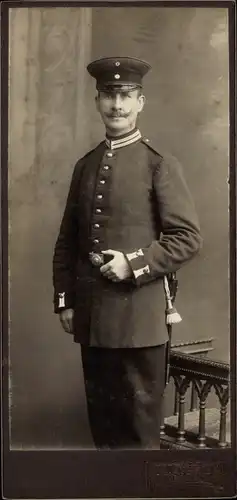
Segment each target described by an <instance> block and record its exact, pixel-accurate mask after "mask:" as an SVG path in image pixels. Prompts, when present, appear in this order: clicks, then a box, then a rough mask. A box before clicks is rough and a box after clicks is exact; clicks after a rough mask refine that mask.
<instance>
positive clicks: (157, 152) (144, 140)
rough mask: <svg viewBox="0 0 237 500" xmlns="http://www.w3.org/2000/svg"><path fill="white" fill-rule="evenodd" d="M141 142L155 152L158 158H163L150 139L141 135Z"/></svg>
mask: <svg viewBox="0 0 237 500" xmlns="http://www.w3.org/2000/svg"><path fill="white" fill-rule="evenodd" d="M141 142H143V144H145V145H146V146H147V147H148V148H149V149H150V150H151V151H153V153H156V154H157V155H158V156H160V158H163V156H162V155H161V154H160V153H159V151H158V150H157V149H156V147H155V146H154V145H153V144H152V143H151V141H150V139H148V138H147V137H142V140H141Z"/></svg>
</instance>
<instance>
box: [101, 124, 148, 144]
mask: <svg viewBox="0 0 237 500" xmlns="http://www.w3.org/2000/svg"><path fill="white" fill-rule="evenodd" d="M139 139H141V132H140V130H138V128H135V129H133V130H132V131H131V132H128V133H127V134H124V135H121V136H120V137H118V138H117V139H115V138H113V137H108V136H106V138H105V143H106V146H107V147H108V148H110V149H118V148H123V147H124V146H129V145H130V144H133V143H134V142H137V141H139Z"/></svg>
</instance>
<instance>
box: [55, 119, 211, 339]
mask: <svg viewBox="0 0 237 500" xmlns="http://www.w3.org/2000/svg"><path fill="white" fill-rule="evenodd" d="M200 245H201V236H200V230H199V223H198V219H197V215H196V212H195V208H194V205H193V201H192V198H191V196H190V192H189V190H188V187H187V185H186V182H185V180H184V176H183V172H182V168H181V166H180V164H179V163H178V162H177V160H176V159H174V158H172V157H171V158H169V159H167V158H166V157H163V156H162V155H161V154H160V153H159V152H158V151H156V149H154V148H153V147H152V146H150V143H149V142H146V140H144V139H143V138H141V136H140V132H139V131H138V130H137V129H136V130H135V132H133V133H132V134H129V135H128V137H124V138H120V139H119V140H118V141H116V140H115V141H109V140H106V141H103V142H102V143H100V144H99V145H98V146H97V147H96V148H95V149H94V150H92V151H90V152H89V153H88V154H87V155H86V156H85V157H84V158H82V159H80V160H79V161H78V162H77V164H76V166H75V169H74V173H73V176H72V181H71V186H70V191H69V195H68V199H67V203H66V209H65V212H64V216H63V220H62V223H61V227H60V231H59V236H58V239H57V242H56V246H55V252H54V261H53V281H54V289H55V295H54V308H55V312H59V311H60V310H61V309H62V308H64V307H66V308H74V310H75V312H74V340H75V342H80V343H81V344H82V345H85V346H86V345H87V346H97V347H106V348H107V347H109V348H120V347H122V348H126V347H145V346H155V345H161V344H164V343H165V342H166V341H167V331H166V326H165V298H164V290H163V281H162V280H163V277H164V275H165V274H167V273H170V272H175V271H177V270H178V269H180V267H181V266H183V265H184V264H185V263H187V262H188V261H189V260H190V259H191V258H192V257H193V256H194V255H195V254H196V253H197V252H198V250H199V248H200ZM107 249H113V250H119V251H121V252H123V253H124V255H125V256H126V258H127V259H128V262H129V263H130V266H131V269H132V277H131V278H130V279H127V280H126V281H122V282H117V283H114V282H112V281H110V280H109V279H108V278H105V277H103V276H102V275H101V273H100V271H99V269H98V268H96V267H93V266H92V264H91V262H90V260H89V253H90V252H92V251H93V252H100V251H101V250H107Z"/></svg>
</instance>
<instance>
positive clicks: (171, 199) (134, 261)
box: [125, 157, 202, 286]
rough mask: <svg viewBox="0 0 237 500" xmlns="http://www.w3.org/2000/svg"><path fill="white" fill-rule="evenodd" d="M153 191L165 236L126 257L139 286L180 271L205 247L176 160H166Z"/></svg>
mask: <svg viewBox="0 0 237 500" xmlns="http://www.w3.org/2000/svg"><path fill="white" fill-rule="evenodd" d="M153 189H154V193H155V203H154V211H155V213H154V216H155V219H156V218H157V219H158V220H160V221H161V226H162V234H161V237H160V239H159V240H154V241H152V242H151V244H150V246H148V247H146V248H138V249H134V251H132V252H129V253H126V254H125V256H126V258H127V259H128V261H129V263H130V266H131V268H132V272H133V281H134V282H135V284H136V285H137V286H141V285H143V284H146V283H149V282H150V281H152V280H154V279H156V278H162V277H163V276H164V275H165V274H168V273H170V272H175V271H177V270H178V269H180V268H181V267H182V266H183V265H184V264H186V263H187V262H188V261H189V260H190V259H191V258H192V257H194V255H195V254H196V253H197V252H198V251H199V249H200V247H201V245H202V238H201V235H200V227H199V222H198V217H197V214H196V211H195V207H194V203H193V200H192V197H191V194H190V192H189V189H188V187H187V184H186V182H185V179H184V175H183V172H182V168H181V165H180V164H179V162H178V161H177V160H176V159H175V158H173V157H172V158H170V159H169V160H166V159H163V158H162V160H161V162H160V164H159V166H157V167H156V169H155V172H154V176H153Z"/></svg>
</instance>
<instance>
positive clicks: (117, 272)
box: [100, 250, 132, 282]
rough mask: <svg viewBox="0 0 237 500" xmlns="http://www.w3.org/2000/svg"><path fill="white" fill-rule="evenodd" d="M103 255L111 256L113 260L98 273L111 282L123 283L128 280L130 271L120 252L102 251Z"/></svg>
mask: <svg viewBox="0 0 237 500" xmlns="http://www.w3.org/2000/svg"><path fill="white" fill-rule="evenodd" d="M102 253H103V254H104V255H112V256H113V259H112V260H110V261H109V262H107V263H106V264H104V265H103V266H101V268H100V271H101V273H102V274H103V276H105V277H106V278H108V279H109V280H111V281H114V282H117V281H123V280H126V279H127V278H130V276H131V275H132V270H131V268H130V266H129V263H128V261H127V259H126V257H125V256H124V254H123V253H122V252H118V251H117V250H103V251H102Z"/></svg>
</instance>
